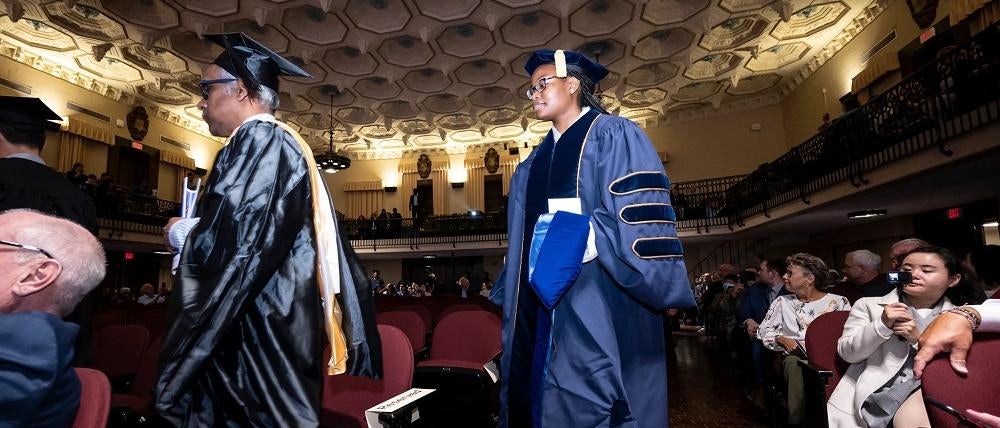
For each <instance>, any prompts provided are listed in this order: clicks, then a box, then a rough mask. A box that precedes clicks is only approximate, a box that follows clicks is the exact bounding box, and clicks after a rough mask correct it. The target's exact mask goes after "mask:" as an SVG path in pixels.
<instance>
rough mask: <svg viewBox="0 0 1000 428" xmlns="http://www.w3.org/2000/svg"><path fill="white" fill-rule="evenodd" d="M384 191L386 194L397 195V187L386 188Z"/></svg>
mask: <svg viewBox="0 0 1000 428" xmlns="http://www.w3.org/2000/svg"><path fill="white" fill-rule="evenodd" d="M382 190H385V193H396V186H385V187H384V188H383V189H382Z"/></svg>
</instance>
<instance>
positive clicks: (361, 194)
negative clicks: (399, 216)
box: [343, 180, 383, 219]
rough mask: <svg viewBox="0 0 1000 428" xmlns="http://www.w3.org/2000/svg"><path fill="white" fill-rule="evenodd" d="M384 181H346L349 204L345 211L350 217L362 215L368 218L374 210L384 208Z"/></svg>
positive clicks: (376, 211) (345, 192)
mask: <svg viewBox="0 0 1000 428" xmlns="http://www.w3.org/2000/svg"><path fill="white" fill-rule="evenodd" d="M382 192H383V189H382V182H381V181H379V180H372V181H351V182H347V183H344V194H345V195H347V204H346V206H345V207H344V210H343V213H344V215H346V216H347V218H349V219H356V218H358V216H360V215H364V216H365V218H368V217H369V216H370V215H371V214H372V213H373V212H374V213H378V212H379V211H381V210H382Z"/></svg>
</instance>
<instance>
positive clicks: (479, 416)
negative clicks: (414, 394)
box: [413, 310, 501, 427]
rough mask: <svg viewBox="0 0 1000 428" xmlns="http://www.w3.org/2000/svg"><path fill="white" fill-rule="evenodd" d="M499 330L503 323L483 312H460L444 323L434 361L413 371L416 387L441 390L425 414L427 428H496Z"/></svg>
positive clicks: (431, 398) (435, 342)
mask: <svg viewBox="0 0 1000 428" xmlns="http://www.w3.org/2000/svg"><path fill="white" fill-rule="evenodd" d="M500 330H501V327H500V319H499V318H498V317H497V316H496V315H493V314H491V313H489V312H486V311H483V310H474V311H471V310H470V311H457V312H453V313H451V314H449V315H446V316H444V317H443V318H442V319H441V322H440V323H438V325H437V327H436V328H435V330H434V337H433V340H432V343H431V356H430V359H429V360H427V361H421V362H420V363H418V364H417V369H416V371H415V372H414V381H413V382H414V385H415V386H417V387H419V388H432V389H435V390H436V391H435V392H434V393H432V394H431V395H430V396H429V398H428V404H427V406H426V407H425V409H424V413H423V414H424V416H425V421H426V423H427V424H428V426H462V427H489V426H495V423H496V417H497V411H498V404H499V401H498V400H499V398H498V397H499V384H498V383H497V379H498V378H497V373H496V370H495V359H496V357H497V356H499V354H500V350H501V344H500ZM487 366H489V367H490V370H489V371H488V370H487Z"/></svg>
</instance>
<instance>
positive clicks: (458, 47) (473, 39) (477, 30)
mask: <svg viewBox="0 0 1000 428" xmlns="http://www.w3.org/2000/svg"><path fill="white" fill-rule="evenodd" d="M437 42H438V46H440V47H441V51H443V52H444V53H446V54H449V55H454V56H457V57H459V58H470V57H474V56H479V55H482V54H485V53H486V51H488V50H489V49H490V48H491V47H493V44H494V43H496V42H495V41H494V40H493V33H492V32H491V31H490V30H487V29H485V28H483V27H480V26H478V25H476V24H462V25H456V26H454V27H449V28H447V29H445V30H444V32H442V33H441V35H440V36H438V39H437Z"/></svg>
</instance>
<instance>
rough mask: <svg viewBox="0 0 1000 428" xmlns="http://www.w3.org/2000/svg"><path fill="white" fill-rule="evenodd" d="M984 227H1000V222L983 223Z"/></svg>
mask: <svg viewBox="0 0 1000 428" xmlns="http://www.w3.org/2000/svg"><path fill="white" fill-rule="evenodd" d="M983 227H1000V222H997V221H991V222H989V223H983Z"/></svg>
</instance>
